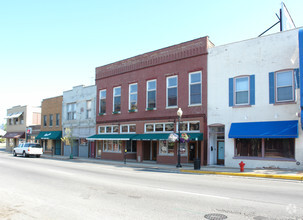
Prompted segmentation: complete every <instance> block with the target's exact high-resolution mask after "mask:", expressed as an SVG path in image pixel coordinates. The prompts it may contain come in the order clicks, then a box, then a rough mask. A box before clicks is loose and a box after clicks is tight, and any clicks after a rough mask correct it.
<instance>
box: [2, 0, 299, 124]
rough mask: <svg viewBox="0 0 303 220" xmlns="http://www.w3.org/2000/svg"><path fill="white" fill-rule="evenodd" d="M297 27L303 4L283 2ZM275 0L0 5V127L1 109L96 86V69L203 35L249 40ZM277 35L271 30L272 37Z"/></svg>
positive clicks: (269, 21) (264, 24)
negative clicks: (75, 87) (83, 87)
mask: <svg viewBox="0 0 303 220" xmlns="http://www.w3.org/2000/svg"><path fill="white" fill-rule="evenodd" d="M283 2H284V3H285V5H286V7H287V9H288V11H289V13H290V14H291V16H292V19H293V21H294V23H295V25H296V27H302V26H303V1H302V0H284V1H283ZM280 6H281V0H253V1H252V0H229V1H227V0H153V1H145V0H128V1H125V0H116V1H105V0H104V1H103V0H10V1H7V0H0V28H1V34H0V124H1V123H5V122H6V121H5V120H4V118H5V116H6V114H7V109H9V108H11V107H13V106H17V105H30V106H40V105H41V101H42V100H43V99H45V98H51V97H55V96H59V95H62V94H63V91H67V90H71V89H72V88H73V87H74V86H77V85H85V86H88V85H92V84H94V83H95V68H96V67H99V66H103V65H106V64H109V63H113V62H116V61H119V60H122V59H126V58H129V57H133V56H136V55H139V54H143V53H146V52H150V51H154V50H157V49H161V48H164V47H168V46H172V45H175V44H179V43H182V42H186V41H190V40H193V39H196V38H200V37H204V36H209V39H210V41H211V42H212V43H214V44H215V45H216V46H219V45H223V44H228V43H232V42H237V41H241V40H246V39H250V38H255V37H257V36H258V35H259V34H261V33H262V32H263V31H265V30H266V29H267V28H269V27H270V26H272V25H273V24H275V23H276V22H277V21H278V18H277V17H276V15H275V14H276V13H277V14H279V9H280ZM278 31H279V26H278V25H277V26H276V27H275V28H273V29H272V30H271V31H270V32H268V33H267V34H270V33H276V32H278Z"/></svg>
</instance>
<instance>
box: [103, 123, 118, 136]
mask: <svg viewBox="0 0 303 220" xmlns="http://www.w3.org/2000/svg"><path fill="white" fill-rule="evenodd" d="M114 126H117V127H118V132H113V130H114V129H113V127H114ZM101 127H103V128H104V133H101V132H100V128H101ZM107 127H111V132H106V128H107ZM118 133H119V125H103V126H98V134H118Z"/></svg>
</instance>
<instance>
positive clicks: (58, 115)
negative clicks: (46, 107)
mask: <svg viewBox="0 0 303 220" xmlns="http://www.w3.org/2000/svg"><path fill="white" fill-rule="evenodd" d="M59 123H60V114H56V126H57V127H58V126H59Z"/></svg>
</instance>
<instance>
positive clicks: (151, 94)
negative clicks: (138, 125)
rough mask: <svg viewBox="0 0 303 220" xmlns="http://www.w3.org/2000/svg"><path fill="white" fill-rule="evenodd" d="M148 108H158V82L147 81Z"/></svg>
mask: <svg viewBox="0 0 303 220" xmlns="http://www.w3.org/2000/svg"><path fill="white" fill-rule="evenodd" d="M146 92H147V94H146V97H147V99H146V108H147V109H153V108H156V95H157V80H150V81H147V84H146Z"/></svg>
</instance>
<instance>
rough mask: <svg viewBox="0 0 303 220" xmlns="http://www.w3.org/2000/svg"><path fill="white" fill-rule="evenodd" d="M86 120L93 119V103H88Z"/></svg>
mask: <svg viewBox="0 0 303 220" xmlns="http://www.w3.org/2000/svg"><path fill="white" fill-rule="evenodd" d="M86 118H87V119H88V118H92V101H91V100H88V101H86Z"/></svg>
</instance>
